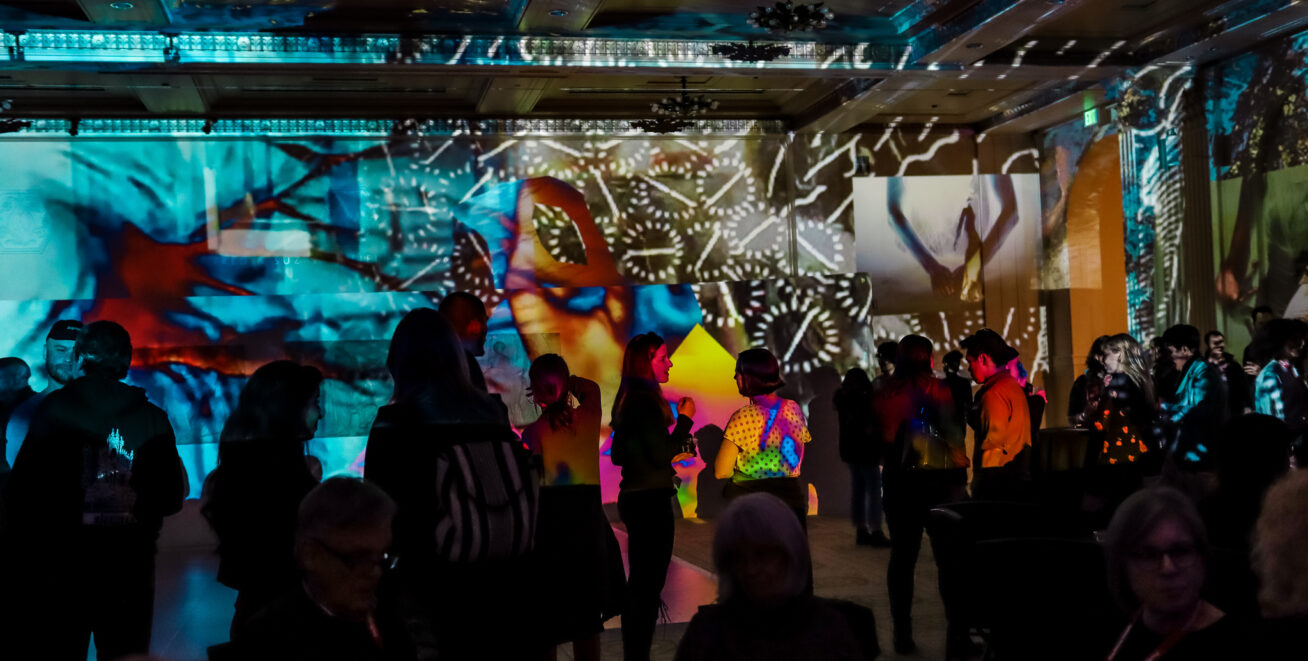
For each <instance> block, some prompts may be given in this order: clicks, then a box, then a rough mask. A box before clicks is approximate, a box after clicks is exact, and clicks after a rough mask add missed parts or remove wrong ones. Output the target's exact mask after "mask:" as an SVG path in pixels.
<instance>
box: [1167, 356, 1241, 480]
mask: <svg viewBox="0 0 1308 661" xmlns="http://www.w3.org/2000/svg"><path fill="white" fill-rule="evenodd" d="M1160 408H1161V409H1162V412H1163V417H1164V418H1165V419H1166V420H1167V421H1169V422H1171V423H1172V424H1173V425H1175V426H1176V436H1175V439H1174V440H1173V441H1172V442H1171V444H1170V445H1169V447H1168V450H1169V451H1171V452H1172V453H1173V454H1174V455H1175V456H1177V457H1178V458H1179V459H1180V460H1181V461H1182V462H1183V463H1189V464H1201V465H1205V464H1206V462H1207V460H1208V439H1209V437H1210V436H1211V435H1212V434H1213V433H1215V432H1216V430H1217V427H1218V426H1219V425H1221V424H1222V423H1223V422H1225V419H1226V385H1225V384H1224V383H1222V375H1221V373H1220V372H1218V371H1217V368H1216V367H1213V366H1212V365H1210V364H1209V363H1208V361H1206V360H1191V361H1190V364H1189V365H1188V366H1186V369H1185V374H1184V375H1183V376H1182V377H1181V383H1180V385H1179V386H1177V388H1176V395H1175V396H1174V397H1173V398H1172V400H1171V401H1169V402H1163V403H1162V404H1161V406H1160Z"/></svg>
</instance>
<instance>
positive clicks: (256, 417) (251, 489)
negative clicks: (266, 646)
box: [201, 360, 322, 637]
mask: <svg viewBox="0 0 1308 661" xmlns="http://www.w3.org/2000/svg"><path fill="white" fill-rule="evenodd" d="M321 388H322V372H320V371H318V369H317V368H315V367H309V366H306V365H299V364H296V363H293V362H291V361H289V360H278V361H275V362H271V363H268V364H267V365H264V366H263V367H260V368H259V369H257V370H255V372H254V374H252V375H251V376H250V380H249V381H247V382H246V384H245V387H244V388H242V389H241V394H240V396H239V397H238V399H237V402H236V410H234V411H233V412H232V414H231V416H229V417H228V418H227V423H226V424H225V425H223V430H222V435H221V436H220V437H219V442H218V467H217V468H215V469H214V470H213V472H212V473H210V474H209V479H208V480H206V484H205V494H204V505H203V506H202V509H201V511H202V512H203V514H204V516H205V518H206V519H207V520H208V521H209V525H210V526H212V527H213V529H214V532H215V533H217V535H218V582H220V583H222V584H223V585H226V586H227V587H230V588H233V589H235V590H236V592H237V594H236V613H235V615H234V616H233V617H232V626H231V632H232V636H233V637H235V636H237V635H238V634H239V631H240V629H241V627H242V626H243V625H244V624H245V623H246V621H248V620H249V618H250V616H252V615H254V614H255V613H257V612H258V611H259V610H260V609H262V608H263V607H264V606H267V605H268V604H269V603H271V602H272V601H274V600H275V599H276V598H277V597H279V596H281V594H282V593H283V592H285V591H288V590H290V589H292V588H295V587H296V586H297V584H298V581H299V572H298V570H297V569H296V566H295V556H294V546H295V543H294V542H295V517H296V513H297V512H298V509H299V506H300V500H301V499H303V498H304V496H305V494H307V493H309V491H310V490H312V489H313V487H314V486H315V485H317V484H318V479H319V478H320V477H321V475H318V476H315V475H314V474H313V465H314V464H315V463H316V461H313V462H311V461H310V460H311V459H312V457H310V456H308V455H307V454H306V448H305V445H306V443H307V442H308V441H309V439H311V438H313V434H314V430H316V429H317V427H318V421H319V419H321V418H322V401H321V399H322V396H321ZM319 470H321V469H320V468H319Z"/></svg>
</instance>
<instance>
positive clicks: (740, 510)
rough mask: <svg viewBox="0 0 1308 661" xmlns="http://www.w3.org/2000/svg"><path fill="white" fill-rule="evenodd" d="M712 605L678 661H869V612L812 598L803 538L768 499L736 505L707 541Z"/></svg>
mask: <svg viewBox="0 0 1308 661" xmlns="http://www.w3.org/2000/svg"><path fill="white" fill-rule="evenodd" d="M713 565H714V567H715V569H716V571H717V575H718V602H717V603H716V604H710V605H707V606H701V607H700V609H699V612H698V613H696V614H695V616H694V617H693V618H692V619H691V621H690V624H689V625H688V626H687V628H686V633H685V635H684V636H683V637H682V639H681V643H680V644H679V645H678V646H677V655H676V660H677V661H701V660H702V661H732V660H736V659H739V660H741V661H744V660H747V659H748V660H750V661H756V660H767V659H778V660H780V659H786V660H787V661H791V660H800V661H804V660H809V659H813V660H816V659H830V660H842V661H843V660H845V659H850V660H853V659H872V658H875V657H876V656H877V654H878V653H879V652H880V649H879V647H878V646H877V642H876V622H875V620H874V619H873V617H872V612H871V611H870V610H868V609H866V608H864V607H862V606H858V605H855V604H851V603H848V602H840V601H833V600H827V599H821V598H818V597H814V596H813V595H812V594H811V593H810V592H809V590H808V589H807V587H808V582H809V576H810V574H811V569H812V564H811V560H810V556H809V547H808V537H807V536H806V535H805V534H804V530H803V528H802V527H801V526H800V524H799V519H797V518H796V517H795V515H794V513H793V512H792V511H791V508H790V507H789V506H788V505H787V504H786V503H784V502H782V500H781V499H780V498H777V497H776V496H773V495H772V494H768V493H753V494H749V495H745V496H741V497H740V498H737V499H736V500H735V501H733V502H732V503H731V505H730V506H728V507H727V509H726V511H725V512H723V514H722V518H721V519H719V521H718V528H717V532H716V534H715V535H714V536H713Z"/></svg>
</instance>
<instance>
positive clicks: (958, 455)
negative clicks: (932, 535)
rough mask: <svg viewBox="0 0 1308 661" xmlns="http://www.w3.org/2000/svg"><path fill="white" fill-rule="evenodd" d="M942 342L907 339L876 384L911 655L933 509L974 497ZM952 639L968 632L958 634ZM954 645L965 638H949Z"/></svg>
mask: <svg viewBox="0 0 1308 661" xmlns="http://www.w3.org/2000/svg"><path fill="white" fill-rule="evenodd" d="M933 352H934V347H933V346H932V344H931V341H930V340H928V339H926V338H925V337H922V336H920V335H908V336H905V337H904V339H902V340H900V342H899V354H898V362H897V363H896V364H895V373H894V374H893V375H892V376H890V377H888V378H887V379H885V380H884V381H882V382H881V383H880V384H877V385H875V386H874V389H873V393H872V406H873V409H874V410H875V415H876V420H877V423H878V426H879V427H880V429H879V436H880V437H881V438H882V440H883V443H884V446H883V452H884V454H883V457H884V464H885V472H884V474H883V478H884V483H885V498H884V499H885V507H886V523H887V525H888V526H889V528H890V564H889V565H888V566H887V568H886V588H887V590H888V591H889V594H890V615H891V617H892V618H893V619H894V634H895V639H894V645H895V651H896V652H897V653H900V654H911V653H912V652H913V651H914V650H916V649H917V643H916V641H914V640H913V620H912V606H913V584H914V579H913V575H914V571H915V568H916V566H917V557H918V554H919V552H920V551H921V549H922V533H923V531H924V530H925V529H926V524H927V520H928V518H929V516H930V511H931V508H933V507H935V506H937V505H940V504H942V503H949V502H956V501H960V500H963V499H964V498H965V497H966V492H965V489H966V485H967V451H966V449H965V448H964V437H963V433H964V432H963V429H962V428H960V427H957V426H955V425H954V410H955V409H954V400H953V395H952V394H951V393H950V392H949V387H948V386H947V385H945V383H944V381H942V380H940V379H937V378H935V374H934V373H933V372H932V368H931V356H932V354H933ZM951 637H952V638H960V636H958V635H957V634H956V633H953V632H951ZM947 642H949V643H950V646H951V647H952V646H953V644H955V643H957V642H959V641H957V640H954V641H947Z"/></svg>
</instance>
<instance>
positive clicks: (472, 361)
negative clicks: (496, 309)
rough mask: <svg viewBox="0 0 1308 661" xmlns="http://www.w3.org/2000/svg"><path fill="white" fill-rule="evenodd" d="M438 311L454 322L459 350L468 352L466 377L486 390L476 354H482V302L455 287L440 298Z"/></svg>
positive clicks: (484, 332) (484, 329)
mask: <svg viewBox="0 0 1308 661" xmlns="http://www.w3.org/2000/svg"><path fill="white" fill-rule="evenodd" d="M437 309H439V310H440V313H441V314H442V315H444V316H445V318H446V319H447V320H449V322H450V325H451V326H454V332H455V333H458V335H459V341H460V342H462V343H463V352H464V353H465V354H466V355H467V356H468V377H469V378H470V379H471V380H472V385H473V386H475V387H476V388H477V389H478V390H481V391H482V392H486V376H485V375H484V374H482V372H481V365H479V364H478V363H477V356H482V355H485V354H486V331H487V326H486V322H487V321H488V320H489V319H490V315H488V314H486V305H485V304H484V303H482V302H481V299H480V298H477V297H476V296H474V295H473V294H470V293H468V292H466V291H456V292H454V293H452V294H450V295H448V296H446V297H445V298H443V299H441V304H440V307H439V308H437Z"/></svg>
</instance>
